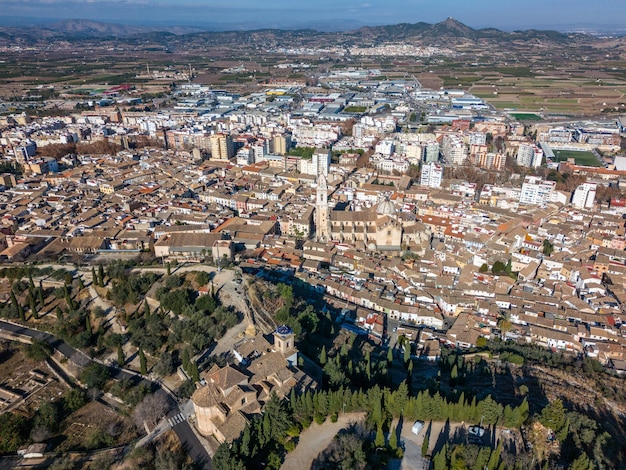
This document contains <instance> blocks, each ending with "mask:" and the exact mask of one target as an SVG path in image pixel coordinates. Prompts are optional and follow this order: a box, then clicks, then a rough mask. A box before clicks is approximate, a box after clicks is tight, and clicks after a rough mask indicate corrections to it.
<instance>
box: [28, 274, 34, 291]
mask: <svg viewBox="0 0 626 470" xmlns="http://www.w3.org/2000/svg"><path fill="white" fill-rule="evenodd" d="M28 291H29V292H35V283H34V282H33V275H32V274H29V275H28Z"/></svg>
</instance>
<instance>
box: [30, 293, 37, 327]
mask: <svg viewBox="0 0 626 470" xmlns="http://www.w3.org/2000/svg"><path fill="white" fill-rule="evenodd" d="M28 303H29V307H30V314H31V315H32V316H33V318H34V319H35V320H38V319H39V312H37V305H35V298H34V297H33V296H32V295H31V294H30V292H29V293H28Z"/></svg>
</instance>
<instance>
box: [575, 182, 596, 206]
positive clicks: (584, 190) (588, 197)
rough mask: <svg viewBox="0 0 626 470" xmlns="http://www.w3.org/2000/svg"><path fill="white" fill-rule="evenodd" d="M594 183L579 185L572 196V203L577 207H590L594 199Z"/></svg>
mask: <svg viewBox="0 0 626 470" xmlns="http://www.w3.org/2000/svg"><path fill="white" fill-rule="evenodd" d="M596 187H597V185H596V183H583V184H581V185H579V186H578V187H577V188H576V190H575V191H574V195H573V196H572V205H573V206H574V207H576V208H577V209H591V208H592V207H593V203H594V201H595V199H596Z"/></svg>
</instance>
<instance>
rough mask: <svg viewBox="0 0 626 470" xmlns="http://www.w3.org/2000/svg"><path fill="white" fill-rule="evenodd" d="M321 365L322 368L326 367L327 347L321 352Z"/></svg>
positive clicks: (323, 347)
mask: <svg viewBox="0 0 626 470" xmlns="http://www.w3.org/2000/svg"><path fill="white" fill-rule="evenodd" d="M320 364H321V365H322V366H324V365H326V346H322V350H321V351H320Z"/></svg>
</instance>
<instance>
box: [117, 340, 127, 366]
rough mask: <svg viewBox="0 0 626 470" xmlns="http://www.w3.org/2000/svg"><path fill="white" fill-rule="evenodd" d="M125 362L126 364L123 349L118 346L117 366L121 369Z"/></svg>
mask: <svg viewBox="0 0 626 470" xmlns="http://www.w3.org/2000/svg"><path fill="white" fill-rule="evenodd" d="M125 362H126V358H125V357H124V348H122V345H121V344H119V345H118V346H117V365H119V366H120V367H122V366H123V365H124V363H125Z"/></svg>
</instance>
